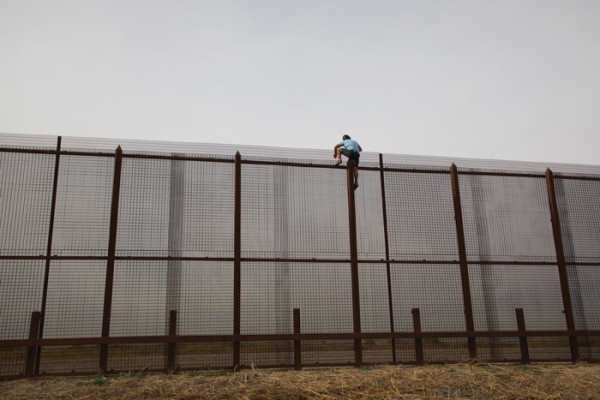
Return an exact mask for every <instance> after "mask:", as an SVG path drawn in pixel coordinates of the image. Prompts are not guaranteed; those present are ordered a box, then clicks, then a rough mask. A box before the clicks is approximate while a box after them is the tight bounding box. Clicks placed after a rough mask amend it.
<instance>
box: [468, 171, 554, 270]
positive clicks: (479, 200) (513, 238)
mask: <svg viewBox="0 0 600 400" xmlns="http://www.w3.org/2000/svg"><path fill="white" fill-rule="evenodd" d="M459 181H460V191H461V205H462V213H463V221H464V230H465V246H466V250H467V258H468V259H469V260H470V261H475V260H477V261H486V260H494V261H515V260H523V261H547V262H553V261H556V251H555V248H554V239H553V234H552V224H551V220H550V212H549V209H550V208H549V205H548V192H547V189H546V181H545V179H543V178H524V177H513V176H482V175H462V176H460V177H459Z"/></svg>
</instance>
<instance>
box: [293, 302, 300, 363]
mask: <svg viewBox="0 0 600 400" xmlns="http://www.w3.org/2000/svg"><path fill="white" fill-rule="evenodd" d="M294 334H296V335H299V334H300V309H299V308H294ZM294 369H295V370H298V371H299V370H301V369H302V345H301V343H300V340H294Z"/></svg>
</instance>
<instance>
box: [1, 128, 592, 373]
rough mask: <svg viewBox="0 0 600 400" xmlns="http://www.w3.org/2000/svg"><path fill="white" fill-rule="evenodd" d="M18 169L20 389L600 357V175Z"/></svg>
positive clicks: (11, 291)
mask: <svg viewBox="0 0 600 400" xmlns="http://www.w3.org/2000/svg"><path fill="white" fill-rule="evenodd" d="M0 156H1V159H0V179H1V180H0V185H1V187H0V191H1V192H0V201H1V207H0V216H1V220H0V234H1V237H2V241H1V243H0V278H1V282H0V305H1V308H0V328H1V331H0V340H1V341H0V376H4V377H15V376H22V375H25V376H31V375H34V374H71V373H75V374H85V373H96V372H97V370H98V368H100V369H101V370H103V371H105V372H115V371H132V370H175V369H201V368H211V369H225V368H233V369H237V368H243V367H248V366H250V365H257V366H282V367H292V366H293V367H295V368H301V367H302V366H307V365H345V364H352V365H356V366H360V365H362V364H363V363H366V364H373V363H423V362H445V361H457V360H466V359H469V358H478V359H481V360H486V361H488V360H489V361H522V362H529V361H532V360H533V361H545V360H573V361H577V360H580V359H582V360H586V361H596V360H598V359H599V358H600V357H599V353H600V341H599V338H600V319H599V317H598V315H600V313H599V308H598V307H599V306H598V304H600V297H598V296H599V295H598V291H597V290H596V288H597V287H598V286H599V284H600V252H599V250H598V249H599V248H600V246H598V244H599V243H600V220H599V218H600V217H598V212H597V211H598V209H599V206H600V176H598V175H591V174H556V175H555V174H553V172H552V171H550V170H548V171H547V172H546V174H543V173H539V172H531V171H513V170H511V171H504V170H484V169H473V168H457V167H456V166H455V165H448V166H446V167H442V166H426V165H407V164H402V163H398V162H397V161H396V158H395V157H390V158H391V159H392V160H393V162H390V163H387V162H385V160H386V156H385V155H379V157H378V160H376V159H373V158H372V157H371V158H369V157H367V158H366V159H365V162H362V161H361V165H360V168H359V172H360V177H359V183H360V186H359V188H358V189H357V190H356V191H354V190H353V187H352V186H353V185H352V183H353V182H352V175H351V168H352V166H348V167H347V168H344V167H335V166H334V165H333V162H331V161H325V160H318V159H317V160H315V159H311V158H307V159H302V160H297V159H290V158H274V157H264V156H263V157H257V156H255V155H252V156H247V157H246V156H244V155H243V154H239V153H238V154H237V155H236V156H235V157H234V156H233V155H195V154H186V153H181V152H177V153H151V152H144V153H140V152H128V151H125V152H124V151H122V150H121V149H120V148H117V150H116V151H114V152H107V151H102V152H92V151H80V150H78V151H74V150H64V149H63V148H61V138H59V139H58V142H57V147H56V148H48V147H40V148H19V147H14V146H13V147H8V146H4V147H0Z"/></svg>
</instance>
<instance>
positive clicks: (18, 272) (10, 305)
mask: <svg viewBox="0 0 600 400" xmlns="http://www.w3.org/2000/svg"><path fill="white" fill-rule="evenodd" d="M44 265H45V263H44V261H30V260H0V305H1V306H2V307H0V340H9V339H27V337H28V336H29V323H30V321H31V313H32V312H33V311H39V310H40V307H41V303H42V287H43V283H44Z"/></svg>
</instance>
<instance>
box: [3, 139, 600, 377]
mask: <svg viewBox="0 0 600 400" xmlns="http://www.w3.org/2000/svg"><path fill="white" fill-rule="evenodd" d="M8 152H13V153H32V154H54V155H55V157H56V160H55V170H54V181H53V188H52V204H51V213H50V224H49V233H48V241H47V247H48V249H47V252H46V254H45V255H40V256H0V259H5V260H45V263H46V264H45V272H44V285H43V295H42V304H41V311H33V312H32V314H31V322H30V333H29V338H28V339H17V340H3V341H0V347H2V348H16V347H26V348H27V352H26V360H25V368H24V371H23V374H22V375H20V376H27V377H29V376H33V375H37V374H39V362H40V356H41V352H40V350H41V348H42V347H43V346H79V345H98V346H100V356H99V361H98V366H99V369H100V370H101V371H103V372H112V371H107V358H108V346H109V345H114V344H157V343H162V344H166V345H167V362H166V364H167V365H166V368H165V370H167V371H173V370H174V369H175V368H176V347H175V345H176V344H178V343H192V342H195V343H201V342H229V343H233V359H232V366H231V368H232V369H233V370H238V369H240V368H242V367H244V366H243V365H241V363H240V343H241V342H246V341H293V343H294V364H293V366H294V367H295V368H296V369H300V368H302V366H303V364H302V361H301V357H302V350H301V341H305V340H353V341H354V365H355V366H357V367H360V366H361V365H362V364H363V358H362V351H363V349H362V342H361V341H362V340H365V339H389V340H390V341H391V344H392V362H393V363H397V360H396V348H395V340H396V339H414V340H415V359H416V364H422V363H423V362H425V360H424V357H423V339H425V338H438V339H439V338H466V339H467V342H468V350H469V357H470V358H472V359H475V358H477V345H476V338H484V337H486V338H492V337H494V338H499V337H505V338H506V337H514V338H518V339H519V344H520V348H521V359H520V360H517V361H521V362H523V363H527V362H530V361H531V360H530V357H529V351H528V345H527V338H528V337H568V339H569V347H570V353H571V361H573V362H577V361H579V349H578V344H577V338H578V337H589V336H600V331H599V330H576V329H575V323H574V317H573V309H572V304H571V295H570V290H569V282H568V276H567V272H566V267H567V266H568V265H575V264H577V265H586V266H600V263H569V262H566V260H565V256H564V250H563V243H562V235H561V230H560V221H559V212H558V205H557V202H556V194H555V190H554V179H555V178H554V175H553V173H552V171H551V170H550V169H548V170H547V171H546V173H545V174H537V173H518V172H486V171H472V170H469V171H458V168H457V167H456V165H454V164H452V165H451V166H450V168H449V169H448V170H447V171H444V170H440V169H420V168H392V167H385V165H384V162H383V155H381V154H380V155H379V166H378V167H372V166H367V167H360V169H361V170H365V171H378V172H379V173H380V181H381V197H382V213H383V230H384V232H383V234H384V240H385V259H384V260H360V259H358V251H357V239H356V215H355V207H354V204H355V203H354V202H355V199H354V189H353V181H352V168H353V165H352V162H349V163H348V166H347V189H348V190H347V192H348V219H349V244H350V254H349V258H348V259H316V258H286V259H282V258H248V257H242V256H241V212H242V211H241V199H242V190H241V187H242V185H241V180H242V166H243V165H244V164H258V165H276V166H290V167H299V168H332V169H334V168H336V167H335V166H333V165H331V164H319V163H298V162H285V161H269V160H265V161H259V160H243V159H242V157H241V154H240V153H239V152H238V153H236V155H235V158H234V159H233V160H231V159H224V158H211V157H195V156H189V157H188V156H181V155H152V154H127V153H123V151H122V149H121V148H120V146H119V147H118V148H117V149H116V151H115V152H114V153H110V152H83V151H64V150H62V149H61V138H60V137H59V138H58V142H57V148H56V150H40V149H22V148H0V153H8ZM61 155H63V156H70V155H77V156H89V157H110V158H114V160H115V166H114V177H113V192H112V200H111V213H110V233H109V243H108V248H107V255H106V256H53V255H52V254H51V250H52V235H53V226H54V211H55V207H56V191H57V185H58V180H59V163H60V157H61ZM123 158H143V159H161V160H165V159H166V160H184V161H197V162H217V163H233V164H234V168H235V191H234V193H235V199H234V207H235V211H234V256H233V257H135V256H133V257H129V256H127V257H122V256H116V254H115V253H116V252H115V249H116V240H117V238H116V235H117V226H118V221H117V217H118V208H119V198H120V195H119V193H120V179H121V163H122V159H123ZM385 172H395V173H421V174H423V173H426V174H448V175H449V180H450V183H451V187H452V197H453V209H454V217H455V222H456V224H455V225H456V237H457V244H458V255H459V260H445V261H439V260H437V261H429V260H396V259H391V258H390V254H389V242H388V240H389V239H388V220H387V207H386V195H385V179H384V173H385ZM461 175H491V176H513V177H530V178H539V179H545V180H546V185H547V191H548V202H549V206H550V209H549V213H550V217H551V222H552V230H553V235H554V244H555V249H556V262H531V261H518V260H515V261H508V262H507V261H489V260H488V261H481V260H475V261H470V260H468V258H467V253H466V248H465V236H464V228H463V219H462V205H461V199H460V188H459V177H460V176H461ZM560 179H578V180H591V181H600V177H588V176H578V175H571V176H569V175H561V177H560ZM167 259H168V260H181V261H229V262H232V263H233V264H234V276H233V280H234V285H233V287H234V293H233V298H234V302H233V303H234V313H233V318H234V323H233V332H232V334H231V335H177V310H170V314H169V334H168V335H163V336H127V337H124V336H123V337H115V336H110V316H111V305H112V289H113V278H114V264H115V261H117V260H147V261H152V260H154V261H158V260H167ZM53 260H103V261H106V262H107V271H106V281H105V296H104V309H103V323H102V334H101V337H89V338H54V339H45V338H43V327H44V317H45V308H46V307H45V305H46V296H47V281H48V275H49V272H50V269H51V261H53ZM242 262H302V263H332V262H333V263H345V264H349V266H350V271H351V282H352V310H353V314H352V315H353V332H347V333H319V334H315V333H313V334H307V333H301V329H300V326H301V321H300V311H301V310H299V309H294V310H293V321H294V333H293V334H252V335H247V334H241V333H240V332H241V329H240V321H241V306H240V302H241V263H242ZM359 263H363V264H369V263H375V264H385V265H386V276H387V289H388V305H389V317H390V331H389V332H369V333H365V332H361V321H360V311H361V310H360V300H359V292H360V290H359V276H358V264H359ZM391 264H455V265H459V267H460V275H461V286H462V288H461V289H462V299H463V306H464V310H463V311H464V314H465V326H466V330H465V331H435V332H423V331H422V330H421V322H420V312H419V309H418V308H415V309H412V314H413V325H414V329H413V332H396V331H395V329H394V322H393V308H392V302H393V293H392V287H391V275H390V265H391ZM471 264H494V265H547V266H553V265H554V266H557V268H558V272H559V278H560V288H561V296H562V301H563V305H564V314H565V318H566V326H567V329H566V330H529V331H528V330H526V329H525V316H524V314H523V309H521V308H517V309H516V310H515V313H516V321H517V326H518V329H517V330H516V331H476V330H475V328H474V319H473V309H472V302H471V289H470V286H469V270H468V266H469V265H471ZM199 368H201V366H199ZM62 375H65V374H62Z"/></svg>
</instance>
